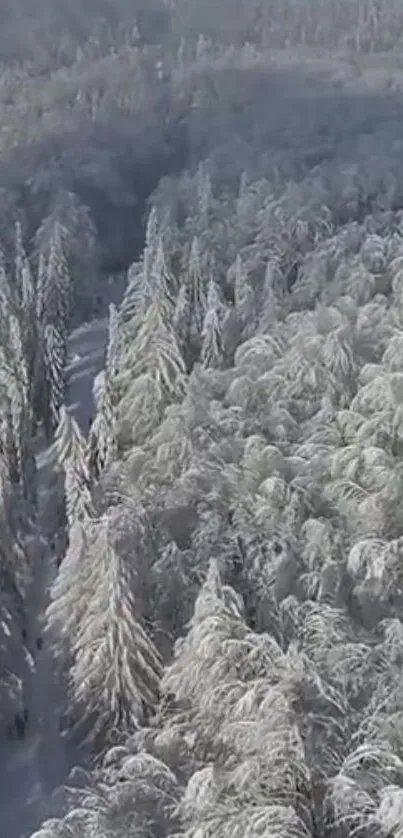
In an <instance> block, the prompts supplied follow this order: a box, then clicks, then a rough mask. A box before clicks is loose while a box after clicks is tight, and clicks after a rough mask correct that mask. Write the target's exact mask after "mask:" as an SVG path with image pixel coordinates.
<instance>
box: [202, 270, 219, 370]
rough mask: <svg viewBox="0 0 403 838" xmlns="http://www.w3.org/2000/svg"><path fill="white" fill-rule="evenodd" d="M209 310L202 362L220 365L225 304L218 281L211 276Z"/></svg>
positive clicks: (205, 319)
mask: <svg viewBox="0 0 403 838" xmlns="http://www.w3.org/2000/svg"><path fill="white" fill-rule="evenodd" d="M206 308H207V310H206V314H205V318H204V323H203V331H202V348H201V363H202V366H203V367H219V366H220V364H221V360H222V316H223V308H224V307H223V304H222V302H221V300H220V297H219V292H218V288H217V283H216V282H215V280H214V278H213V277H211V279H210V283H209V288H208V296H207V307H206Z"/></svg>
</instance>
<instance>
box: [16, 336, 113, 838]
mask: <svg viewBox="0 0 403 838" xmlns="http://www.w3.org/2000/svg"><path fill="white" fill-rule="evenodd" d="M106 338H107V321H104V320H101V321H99V320H98V321H94V322H92V323H90V324H87V325H84V326H80V328H78V329H76V330H75V331H74V332H73V333H72V335H71V338H70V345H69V354H70V364H69V368H68V388H67V396H66V401H67V404H68V406H69V407H70V409H71V412H72V413H73V415H74V417H75V418H76V420H77V421H78V423H79V424H80V426H81V427H82V429H83V430H84V431H85V432H86V430H87V428H88V424H89V420H90V418H91V417H92V414H93V400H92V384H93V380H94V377H95V376H96V374H97V373H98V372H99V370H100V369H102V367H103V362H104V349H105V343H106ZM37 468H38V479H39V487H40V492H39V495H40V515H41V518H42V521H43V528H42V529H43V532H44V533H45V532H46V522H47V521H48V520H49V512H51V507H52V503H53V499H54V498H53V495H52V492H49V489H48V487H49V485H51V482H52V480H51V478H52V472H53V461H52V451H51V450H50V449H42V450H41V451H40V452H39V453H38V455H37ZM50 517H51V516H50ZM55 572H56V563H55V557H54V556H53V555H52V553H51V551H50V549H49V547H48V546H47V543H46V542H45V541H44V555H43V558H42V559H38V563H37V570H36V574H35V579H34V583H33V586H32V591H31V594H30V606H29V608H30V626H29V634H30V635H31V637H30V638H29V641H30V644H29V645H30V646H31V648H32V647H34V646H35V640H36V637H39V636H40V635H41V629H42V625H41V624H42V620H43V614H44V611H45V608H46V605H47V592H48V590H49V585H50V584H51V581H52V579H53V577H54V573H55ZM53 669H54V668H53V662H52V657H51V654H50V652H49V650H48V649H47V648H46V645H44V647H43V648H42V649H41V650H40V651H37V652H36V667H35V671H34V673H33V676H32V681H31V683H30V684H27V685H26V697H27V703H28V710H29V725H28V730H27V733H26V736H25V738H24V740H23V741H21V742H20V741H18V740H17V741H12V742H0V835H1V837H2V838H26V836H30V835H31V834H32V832H34V831H35V829H36V828H37V827H38V826H39V824H40V822H41V820H42V816H43V815H44V812H45V810H44V805H45V801H46V798H47V796H48V794H49V793H50V792H51V791H52V789H54V788H55V787H57V786H58V785H60V784H61V783H62V782H63V780H64V779H65V778H66V775H67V772H68V770H69V765H68V760H67V755H66V753H65V748H64V742H63V738H62V736H61V735H60V733H59V730H58V721H59V720H58V712H57V708H58V706H60V703H61V697H60V696H59V695H58V688H57V684H56V681H55V678H54V672H53Z"/></svg>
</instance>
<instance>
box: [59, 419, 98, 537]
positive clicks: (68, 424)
mask: <svg viewBox="0 0 403 838" xmlns="http://www.w3.org/2000/svg"><path fill="white" fill-rule="evenodd" d="M59 415H60V420H59V424H58V427H57V429H56V434H55V450H56V456H57V460H58V463H59V465H60V466H61V467H62V468H63V471H64V492H65V501H66V515H67V522H68V525H69V528H70V529H71V528H72V527H73V526H74V524H75V523H76V522H77V521H82V520H85V519H86V518H88V517H90V516H92V514H93V505H92V498H91V492H90V488H89V487H90V474H89V471H88V467H87V457H86V445H85V440H84V437H83V436H82V434H81V431H80V429H79V427H78V425H77V422H76V421H75V419H74V418H73V417H72V416H70V415H69V413H68V411H67V410H66V408H65V406H64V405H62V407H61V409H60V414H59Z"/></svg>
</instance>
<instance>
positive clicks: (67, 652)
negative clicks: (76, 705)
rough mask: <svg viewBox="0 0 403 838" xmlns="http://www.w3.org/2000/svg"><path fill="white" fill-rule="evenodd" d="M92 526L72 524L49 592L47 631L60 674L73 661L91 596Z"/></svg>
mask: <svg viewBox="0 0 403 838" xmlns="http://www.w3.org/2000/svg"><path fill="white" fill-rule="evenodd" d="M91 538H92V523H91V520H90V519H87V518H84V517H83V518H82V519H81V520H76V521H74V522H73V523H72V524H71V527H70V530H69V544H68V548H67V551H66V554H65V556H64V558H63V561H62V563H61V565H60V568H59V572H58V574H57V576H56V578H55V580H54V582H53V584H52V586H51V589H50V604H49V605H48V608H47V611H46V628H47V632H48V633H49V637H50V640H51V643H52V647H53V651H54V654H55V658H56V659H57V661H58V664H59V666H60V670H61V671H63V670H65V667H66V665H67V666H70V665H71V663H72V661H73V648H74V644H75V641H76V639H77V634H78V631H79V627H80V624H81V620H82V618H83V615H84V612H85V610H86V608H87V598H88V596H89V595H90V590H89V587H90V581H89V580H90V576H91V560H90V544H91Z"/></svg>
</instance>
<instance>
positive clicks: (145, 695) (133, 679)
mask: <svg viewBox="0 0 403 838" xmlns="http://www.w3.org/2000/svg"><path fill="white" fill-rule="evenodd" d="M140 545H141V541H140V542H139V541H138V542H137V544H136V542H134V543H133V545H132V551H133V555H132V557H131V560H130V561H128V560H127V557H123V556H122V555H119V551H118V547H119V540H118V541H117V542H116V540H115V538H114V534H113V530H112V526H111V524H110V523H109V521H108V518H107V517H104V518H102V519H100V520H99V521H98V523H97V524H96V526H95V538H94V539H93V542H92V544H91V546H90V555H89V559H88V561H89V562H90V564H91V572H90V575H89V577H88V582H89V590H88V594H87V598H86V603H85V606H86V607H85V613H84V614H83V617H82V619H81V621H80V626H79V630H78V633H77V636H76V639H75V643H74V649H73V653H74V664H73V666H72V669H71V673H70V683H71V692H70V700H71V708H72V713H73V716H75V717H77V718H79V719H80V727H81V726H83V729H85V728H87V730H86V738H87V740H88V741H89V742H90V743H91V745H92V747H93V749H94V751H95V752H96V751H97V750H98V749H99V748H103V747H105V745H106V744H107V743H108V742H110V743H113V742H114V741H115V740H116V739H119V737H121V736H124V735H127V734H128V733H130V732H133V731H135V730H136V729H137V727H138V726H139V724H141V722H142V721H143V720H144V718H146V717H147V714H148V713H149V712H150V711H151V710H152V709H153V707H154V706H155V704H156V701H157V698H158V690H159V681H160V677H161V661H160V658H159V655H158V652H157V650H156V649H155V647H154V645H153V643H152V641H151V640H150V638H149V637H148V636H147V634H146V632H145V630H144V628H143V627H142V625H141V622H140V620H139V618H138V611H137V608H136V586H137V575H138V563H136V554H135V551H136V549H140ZM136 565H137V566H136Z"/></svg>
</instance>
